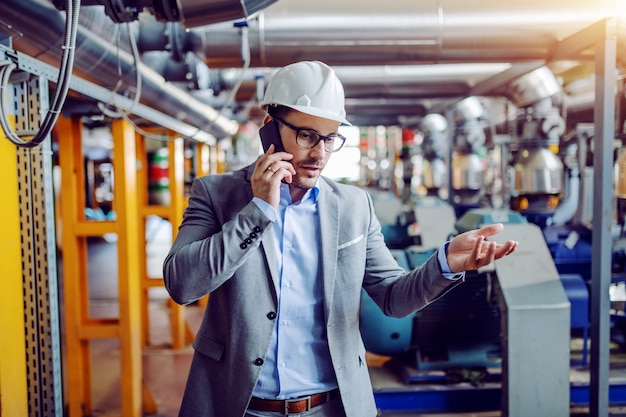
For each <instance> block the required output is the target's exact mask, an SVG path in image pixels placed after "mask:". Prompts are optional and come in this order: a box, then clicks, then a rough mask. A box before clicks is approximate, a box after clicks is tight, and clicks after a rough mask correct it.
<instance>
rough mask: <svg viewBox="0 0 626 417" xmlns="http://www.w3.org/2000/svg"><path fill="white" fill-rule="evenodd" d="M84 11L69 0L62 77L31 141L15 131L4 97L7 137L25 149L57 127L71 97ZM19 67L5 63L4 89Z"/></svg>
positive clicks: (0, 119) (0, 74)
mask: <svg viewBox="0 0 626 417" xmlns="http://www.w3.org/2000/svg"><path fill="white" fill-rule="evenodd" d="M79 11H80V0H68V1H67V8H66V21H65V41H64V44H63V54H62V58H61V65H60V67H59V77H58V79H57V88H56V90H55V92H54V96H53V98H52V101H51V104H50V108H49V109H48V111H47V113H46V117H45V118H44V120H43V122H42V123H41V126H40V127H39V130H38V131H37V133H36V134H35V135H34V136H33V138H32V139H31V140H29V141H25V140H23V139H22V138H20V137H19V135H17V133H15V131H14V130H13V129H12V128H11V126H10V124H9V121H8V119H7V114H8V112H7V111H6V109H5V108H4V97H0V125H1V127H2V130H3V131H4V134H5V135H6V137H7V139H8V140H9V141H11V142H12V143H13V144H14V145H16V146H18V147H23V148H34V147H35V146H38V145H40V144H41V143H42V142H43V141H44V140H45V139H46V138H47V137H48V134H49V133H50V131H51V130H52V128H53V127H54V125H55V123H56V121H57V119H58V117H59V114H60V112H61V109H62V107H63V103H64V102H65V99H66V98H67V92H68V91H69V87H70V80H71V77H72V68H73V66H74V56H75V53H76V34H77V32H78V17H79ZM16 67H17V65H16V64H14V63H10V64H8V65H5V66H4V67H3V68H2V70H1V71H0V89H8V86H9V78H10V76H11V73H12V72H13V70H14V69H15V68H16Z"/></svg>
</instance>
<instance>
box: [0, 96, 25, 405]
mask: <svg viewBox="0 0 626 417" xmlns="http://www.w3.org/2000/svg"><path fill="white" fill-rule="evenodd" d="M0 99H3V97H2V96H0ZM0 178H2V188H1V191H2V194H3V195H4V199H3V202H2V204H0V219H2V233H1V234H0V265H2V279H0V335H1V336H0V416H26V415H28V398H27V397H28V387H27V377H26V343H25V340H24V337H25V336H24V325H25V324H24V301H23V292H22V291H23V289H22V255H21V248H20V214H19V202H18V190H17V184H18V178H17V156H16V148H15V146H14V145H13V144H12V143H11V142H9V141H8V140H7V139H6V138H5V137H4V135H0Z"/></svg>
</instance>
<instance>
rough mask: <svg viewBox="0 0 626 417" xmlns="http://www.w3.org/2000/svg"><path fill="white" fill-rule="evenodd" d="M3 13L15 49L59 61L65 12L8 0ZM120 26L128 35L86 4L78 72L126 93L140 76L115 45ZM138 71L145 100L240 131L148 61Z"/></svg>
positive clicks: (210, 125) (206, 126)
mask: <svg viewBox="0 0 626 417" xmlns="http://www.w3.org/2000/svg"><path fill="white" fill-rule="evenodd" d="M0 13H1V14H2V16H3V20H4V21H7V22H11V26H10V27H6V26H2V25H0V31H2V32H6V33H7V34H8V35H10V36H11V37H12V47H13V49H15V50H18V51H20V52H23V53H25V54H27V55H29V56H32V57H34V58H37V59H39V60H41V61H43V62H46V63H48V64H51V65H55V64H58V62H59V59H60V57H61V53H62V49H61V45H62V40H63V33H64V25H65V17H64V15H63V13H61V12H60V11H59V10H57V9H56V8H55V7H54V6H53V5H52V4H51V3H50V2H48V1H46V0H3V1H2V2H0ZM42 22H45V24H42ZM118 31H121V33H120V34H123V33H124V30H123V27H121V26H120V25H118V24H115V23H113V22H112V21H111V19H109V18H108V17H107V16H106V15H105V13H104V10H103V9H102V8H100V7H83V8H82V9H81V16H80V20H79V27H78V34H77V37H76V56H75V65H74V74H76V75H78V76H79V77H81V78H84V79H86V80H88V81H91V82H93V83H95V84H97V85H100V86H102V87H104V88H107V89H110V90H111V91H117V92H118V93H120V94H122V93H124V92H126V91H128V90H131V89H133V88H134V86H135V84H136V79H135V78H136V77H135V62H134V59H133V56H132V54H130V53H129V52H127V51H126V50H125V49H124V48H121V47H118V46H117V45H116V35H117V34H118ZM122 42H125V41H122ZM139 71H140V73H141V77H142V94H141V103H142V104H144V105H146V106H149V107H151V108H154V109H156V110H159V111H161V112H162V113H165V114H169V115H171V116H172V117H175V118H176V119H178V120H180V121H181V122H185V123H188V124H190V125H193V126H197V127H198V128H199V129H201V130H205V131H208V132H209V133H211V134H213V135H214V136H216V137H217V138H222V137H226V136H231V135H233V134H235V133H236V131H237V127H238V123H237V122H236V121H234V120H231V119H230V118H228V117H225V116H223V115H222V114H220V113H219V112H218V111H217V110H216V109H215V108H213V107H211V106H209V105H207V104H206V103H203V102H202V101H200V100H198V99H196V98H194V97H193V96H192V95H191V94H189V93H188V92H187V91H185V90H183V89H181V88H179V87H178V86H176V85H174V84H172V83H167V82H165V80H164V79H163V77H162V76H161V75H160V74H158V73H157V72H156V71H154V70H153V69H151V68H148V67H147V66H146V65H143V64H140V65H139ZM105 104H106V103H105Z"/></svg>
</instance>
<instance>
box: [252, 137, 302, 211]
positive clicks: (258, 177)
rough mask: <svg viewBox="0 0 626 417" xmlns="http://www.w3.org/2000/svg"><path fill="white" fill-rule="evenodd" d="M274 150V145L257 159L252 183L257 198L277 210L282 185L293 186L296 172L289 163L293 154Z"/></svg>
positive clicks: (253, 192)
mask: <svg viewBox="0 0 626 417" xmlns="http://www.w3.org/2000/svg"><path fill="white" fill-rule="evenodd" d="M274 149H275V147H274V145H273V144H272V145H270V147H269V149H268V150H267V152H265V154H263V155H261V156H260V157H259V159H257V161H256V165H255V166H254V172H252V177H251V178H250V182H251V184H252V194H253V195H254V196H255V197H258V198H260V199H262V200H265V201H266V202H267V203H268V204H270V205H272V206H273V207H274V208H277V207H278V204H279V203H280V184H281V182H285V183H287V184H291V181H292V179H293V176H294V175H295V174H296V170H295V169H294V167H293V165H291V163H290V162H289V161H290V160H291V159H292V158H293V155H292V154H290V153H287V152H274Z"/></svg>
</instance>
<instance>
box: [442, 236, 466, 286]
mask: <svg viewBox="0 0 626 417" xmlns="http://www.w3.org/2000/svg"><path fill="white" fill-rule="evenodd" d="M449 244H450V242H449V241H448V242H445V243H444V244H443V245H441V248H439V251H438V252H437V260H438V261H439V267H440V268H441V273H442V275H443V276H444V278H447V279H451V280H457V279H461V278H463V277H465V272H452V271H451V270H450V265H448V258H447V257H446V254H447V253H448V245H449Z"/></svg>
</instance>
